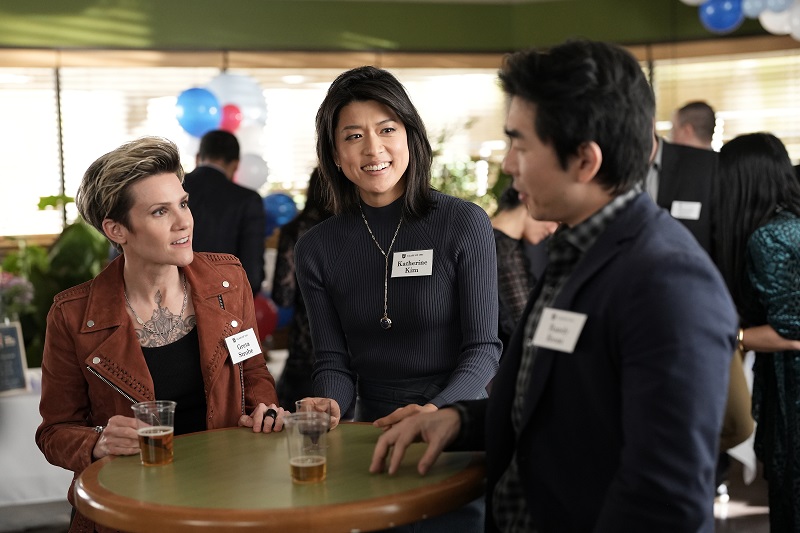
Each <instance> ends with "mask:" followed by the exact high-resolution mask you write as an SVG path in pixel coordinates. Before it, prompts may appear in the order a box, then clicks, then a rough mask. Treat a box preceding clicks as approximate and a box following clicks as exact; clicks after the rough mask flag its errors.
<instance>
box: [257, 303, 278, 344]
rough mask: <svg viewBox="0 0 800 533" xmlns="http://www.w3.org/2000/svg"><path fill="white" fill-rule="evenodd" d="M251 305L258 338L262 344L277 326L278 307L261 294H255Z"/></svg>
mask: <svg viewBox="0 0 800 533" xmlns="http://www.w3.org/2000/svg"><path fill="white" fill-rule="evenodd" d="M253 305H254V306H255V308H256V325H257V326H258V338H259V340H261V342H264V339H266V338H267V337H268V336H270V335H272V332H273V331H275V328H276V327H277V326H278V306H276V305H275V304H274V303H273V302H272V300H270V299H268V298H266V297H265V296H264V295H263V294H257V295H256V296H255V298H253Z"/></svg>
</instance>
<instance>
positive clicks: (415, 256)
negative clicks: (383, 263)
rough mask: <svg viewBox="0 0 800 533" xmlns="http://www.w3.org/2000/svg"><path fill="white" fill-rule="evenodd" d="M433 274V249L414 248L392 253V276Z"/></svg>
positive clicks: (403, 276) (404, 276)
mask: <svg viewBox="0 0 800 533" xmlns="http://www.w3.org/2000/svg"><path fill="white" fill-rule="evenodd" d="M431 274H433V250H414V251H411V252H395V253H394V254H392V277H393V278H406V277H409V276H430V275H431Z"/></svg>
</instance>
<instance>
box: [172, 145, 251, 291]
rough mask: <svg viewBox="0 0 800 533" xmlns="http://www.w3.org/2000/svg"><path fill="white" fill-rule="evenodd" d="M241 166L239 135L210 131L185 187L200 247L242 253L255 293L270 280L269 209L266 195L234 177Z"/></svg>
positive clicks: (204, 250) (240, 258)
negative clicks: (266, 209)
mask: <svg viewBox="0 0 800 533" xmlns="http://www.w3.org/2000/svg"><path fill="white" fill-rule="evenodd" d="M237 168H239V141H237V140H236V136H234V135H233V134H232V133H230V132H227V131H224V130H214V131H210V132H208V133H206V134H205V135H203V137H202V139H200V149H199V151H198V152H197V167H196V168H195V169H194V170H193V171H192V172H190V173H189V174H187V175H186V181H185V182H184V184H183V188H184V189H185V190H186V192H188V193H189V207H190V208H191V210H192V214H193V215H194V250H195V251H197V252H221V253H228V254H233V255H235V256H236V257H238V258H239V261H241V262H242V266H243V267H244V270H245V272H247V280H248V281H249V282H250V287H251V288H252V289H253V294H254V295H255V294H258V293H259V291H260V290H261V283H262V282H263V281H264V238H265V232H266V214H265V213H264V203H263V201H262V199H261V195H259V194H258V193H257V192H256V191H253V190H251V189H248V188H247V187H242V186H241V185H237V184H236V183H234V182H233V176H234V174H235V173H236V169H237Z"/></svg>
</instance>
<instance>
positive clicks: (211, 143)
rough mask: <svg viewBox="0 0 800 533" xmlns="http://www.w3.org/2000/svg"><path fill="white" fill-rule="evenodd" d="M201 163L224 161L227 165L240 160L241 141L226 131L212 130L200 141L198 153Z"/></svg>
mask: <svg viewBox="0 0 800 533" xmlns="http://www.w3.org/2000/svg"><path fill="white" fill-rule="evenodd" d="M197 157H198V158H200V161H205V160H220V159H221V160H223V161H225V162H226V163H230V162H231V161H238V160H239V141H238V140H236V136H235V135H234V134H233V133H231V132H229V131H225V130H212V131H209V132H208V133H206V134H205V135H203V137H202V138H201V139H200V149H199V150H198V151H197Z"/></svg>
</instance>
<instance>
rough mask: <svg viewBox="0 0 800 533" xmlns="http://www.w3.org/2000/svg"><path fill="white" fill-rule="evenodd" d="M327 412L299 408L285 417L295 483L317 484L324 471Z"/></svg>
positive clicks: (323, 476)
mask: <svg viewBox="0 0 800 533" xmlns="http://www.w3.org/2000/svg"><path fill="white" fill-rule="evenodd" d="M330 419H331V417H330V415H328V414H326V413H320V412H318V411H301V412H299V413H288V414H286V415H285V416H284V419H283V423H284V432H285V433H286V442H287V444H288V448H289V469H290V472H291V476H292V481H294V482H295V483H301V484H302V483H318V482H320V481H323V480H324V479H325V476H326V474H327V448H328V446H327V442H326V438H327V434H328V427H329V426H330Z"/></svg>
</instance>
